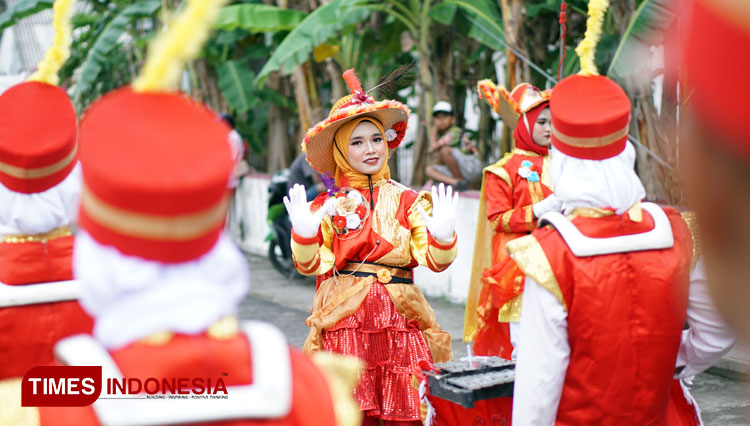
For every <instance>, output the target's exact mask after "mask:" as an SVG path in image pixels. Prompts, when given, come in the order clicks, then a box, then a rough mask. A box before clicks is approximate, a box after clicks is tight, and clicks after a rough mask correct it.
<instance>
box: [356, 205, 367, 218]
mask: <svg viewBox="0 0 750 426" xmlns="http://www.w3.org/2000/svg"><path fill="white" fill-rule="evenodd" d="M354 213H357V216H359V218H360V219H364V218H365V215H366V214H367V209H366V208H365V206H362V205H359V206H357V208H356V209H354Z"/></svg>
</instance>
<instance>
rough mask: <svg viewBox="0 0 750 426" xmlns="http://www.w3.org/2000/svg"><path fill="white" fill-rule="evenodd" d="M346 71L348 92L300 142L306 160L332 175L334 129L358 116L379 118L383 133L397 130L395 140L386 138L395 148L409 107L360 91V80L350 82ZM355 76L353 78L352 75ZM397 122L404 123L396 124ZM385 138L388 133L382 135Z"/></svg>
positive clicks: (403, 127)
mask: <svg viewBox="0 0 750 426" xmlns="http://www.w3.org/2000/svg"><path fill="white" fill-rule="evenodd" d="M352 75H353V72H352V73H351V74H350V75H347V74H346V73H345V75H344V78H345V79H346V80H347V84H349V87H350V89H352V94H351V95H346V96H344V97H343V98H341V99H339V100H338V101H337V102H336V103H335V104H334V105H333V108H331V111H330V113H329V114H328V118H326V119H325V120H323V121H321V122H319V123H318V124H316V125H315V126H313V127H312V128H310V129H309V130H308V131H307V133H306V134H305V139H304V141H303V142H302V150H303V151H305V153H307V162H308V163H310V165H311V166H312V168H313V169H315V170H316V171H317V172H318V173H321V174H325V173H331V174H333V173H334V172H335V170H336V161H335V160H334V159H333V150H334V146H333V144H334V139H333V138H334V136H335V135H336V132H337V131H338V130H339V129H340V128H341V126H343V125H344V124H346V123H348V122H349V121H351V120H353V119H355V118H360V117H372V118H374V119H375V120H378V121H379V122H380V123H381V124H382V125H383V129H385V131H386V133H389V130H391V129H394V126H395V127H396V129H398V130H395V131H396V133H398V136H397V139H396V140H392V141H388V146H389V148H391V149H395V148H396V147H397V146H398V144H399V143H400V142H401V140H402V139H403V134H404V133H405V131H406V126H407V123H408V121H409V113H410V110H409V107H408V106H406V105H404V104H402V103H401V102H398V101H394V100H385V101H375V100H374V99H373V98H372V96H368V95H366V94H365V93H364V91H362V88H361V85H359V80H356V81H354V83H353V82H352V78H351V76H352ZM354 79H356V77H354ZM398 123H403V124H400V125H397V124H398ZM385 136H386V139H387V138H388V135H385Z"/></svg>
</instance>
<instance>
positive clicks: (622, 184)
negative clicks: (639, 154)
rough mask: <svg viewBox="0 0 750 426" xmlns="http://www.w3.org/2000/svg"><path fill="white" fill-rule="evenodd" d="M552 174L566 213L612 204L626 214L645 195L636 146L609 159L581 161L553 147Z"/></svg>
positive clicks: (556, 190) (627, 145) (553, 184)
mask: <svg viewBox="0 0 750 426" xmlns="http://www.w3.org/2000/svg"><path fill="white" fill-rule="evenodd" d="M550 152H551V155H552V161H551V167H550V177H551V178H552V186H553V187H554V188H555V195H556V196H557V198H559V199H560V200H561V201H562V202H563V203H564V205H565V212H564V213H565V214H570V212H572V211H573V210H575V209H576V208H578V207H600V208H605V207H611V208H613V209H614V210H615V213H617V214H623V213H624V212H625V211H627V210H628V209H629V208H630V207H632V206H633V205H634V204H635V203H637V202H638V201H641V200H643V198H644V197H645V196H646V190H645V189H643V184H641V181H640V179H638V175H636V174H635V170H634V169H633V167H634V165H635V148H633V145H632V144H630V142H628V143H627V144H626V146H625V149H624V150H623V151H622V152H621V153H620V154H619V155H616V156H615V157H612V158H608V159H606V160H581V159H579V158H574V157H571V156H568V155H565V154H563V153H562V152H560V151H558V150H556V149H554V148H551V149H550Z"/></svg>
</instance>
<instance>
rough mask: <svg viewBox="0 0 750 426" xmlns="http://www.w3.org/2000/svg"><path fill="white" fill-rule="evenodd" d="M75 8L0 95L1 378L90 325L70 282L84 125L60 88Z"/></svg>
mask: <svg viewBox="0 0 750 426" xmlns="http://www.w3.org/2000/svg"><path fill="white" fill-rule="evenodd" d="M73 3H74V1H73V0H58V1H56V2H55V4H54V23H55V36H54V44H53V46H52V47H51V48H50V49H49V50H48V51H47V53H46V54H45V58H44V59H43V60H42V62H40V64H39V69H38V71H37V72H36V73H35V74H34V75H32V76H31V78H30V79H29V81H26V82H24V83H20V84H17V85H15V86H13V87H11V88H10V89H8V90H7V91H5V92H4V93H3V94H2V95H0V117H2V123H0V359H2V360H3V362H2V363H0V379H3V378H14V377H22V376H23V375H24V374H25V373H26V371H27V370H29V369H30V368H32V367H35V366H37V365H42V364H47V363H50V362H52V360H53V354H52V349H53V347H54V344H55V342H57V341H58V340H60V339H61V338H63V337H67V336H69V335H71V334H77V333H83V332H89V331H91V327H92V320H91V318H90V317H89V316H88V315H86V313H84V311H83V310H82V309H81V307H80V305H79V304H78V302H77V301H76V299H77V298H78V283H77V282H75V281H72V279H73V272H72V264H73V262H72V256H73V233H72V230H71V225H72V224H73V222H74V220H75V217H76V211H77V203H78V199H79V197H80V192H81V176H80V167H79V166H78V140H77V139H78V137H77V132H78V131H77V122H76V121H77V120H76V114H75V111H74V110H73V104H72V103H71V102H70V99H69V98H68V95H67V94H66V93H65V91H64V90H63V89H61V88H59V87H57V86H56V84H57V71H58V70H59V68H60V66H62V64H63V62H65V59H67V57H68V53H69V48H68V45H69V43H70V23H69V19H70V13H71V10H72V7H73ZM16 383H17V382H16ZM9 384H10V382H6V385H9ZM1 386H2V385H0V387H1ZM0 417H1V416H0Z"/></svg>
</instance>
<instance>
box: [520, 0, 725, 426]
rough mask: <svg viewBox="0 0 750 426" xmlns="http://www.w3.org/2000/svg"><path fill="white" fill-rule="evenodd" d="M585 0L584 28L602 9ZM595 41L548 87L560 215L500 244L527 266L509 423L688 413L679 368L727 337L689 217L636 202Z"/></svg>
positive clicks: (672, 418) (606, 421)
mask: <svg viewBox="0 0 750 426" xmlns="http://www.w3.org/2000/svg"><path fill="white" fill-rule="evenodd" d="M594 3H595V2H591V3H590V5H589V15H590V18H589V30H590V32H591V33H592V34H596V33H597V31H596V30H595V29H593V30H592V29H591V25H592V23H593V24H594V25H598V26H599V27H600V26H601V20H602V19H603V16H604V13H605V10H606V6H605V7H603V8H600V7H597V6H596V5H595V4H594ZM605 4H606V2H605ZM587 34H589V32H587ZM595 44H596V42H595V40H594V41H593V42H592V40H591V39H589V38H588V36H587V38H586V39H584V41H583V42H582V43H581V45H580V46H579V48H578V52H579V56H580V57H581V63H582V72H581V74H580V75H574V76H571V77H568V78H566V79H564V80H562V81H561V82H560V83H558V85H557V86H556V87H555V91H554V93H553V95H552V98H551V100H550V109H551V112H552V146H553V152H552V167H551V177H552V180H553V183H554V185H555V191H556V192H555V193H556V196H557V197H558V198H559V199H560V200H561V201H562V202H563V203H564V206H565V211H564V213H565V214H566V215H568V216H567V217H566V216H563V215H562V214H560V213H556V212H551V213H547V214H545V215H543V216H542V218H541V219H540V223H541V224H543V225H544V224H548V225H550V226H544V227H541V228H539V229H538V230H536V231H534V232H533V233H532V234H531V235H529V236H526V237H523V238H519V239H517V240H515V241H513V242H511V243H509V244H508V246H507V247H508V251H509V253H510V255H511V256H512V258H513V260H514V261H515V262H516V263H517V264H518V265H519V267H520V268H521V269H522V270H523V271H524V273H525V274H526V286H525V289H524V307H523V312H522V315H521V344H520V348H519V354H518V363H517V367H516V382H515V392H514V401H513V423H514V424H515V425H552V424H560V425H574V424H575V425H581V424H597V425H631V424H644V425H646V424H653V425H658V424H670V425H679V424H684V425H697V424H700V418H699V415H698V411H697V407H696V406H695V403H694V401H692V398H691V397H689V393H688V392H687V389H684V388H683V387H682V386H681V384H680V382H679V381H676V380H674V377H675V376H676V375H677V376H678V377H682V375H686V374H690V375H694V374H697V373H698V372H700V371H701V370H702V369H705V368H707V367H708V366H710V365H711V363H712V362H713V361H715V360H717V359H718V358H719V357H720V356H721V355H722V354H723V353H725V352H726V351H727V350H728V349H729V348H730V347H731V344H732V343H733V339H732V338H731V337H727V336H726V333H725V331H724V330H723V327H721V326H720V324H718V325H717V322H716V315H715V313H712V312H711V311H712V310H711V301H710V299H709V298H708V297H707V294H706V291H705V290H704V288H705V283H703V282H702V279H701V277H700V274H701V270H700V268H698V269H695V268H694V267H695V265H696V263H698V260H699V256H700V250H699V249H700V242H699V240H698V239H697V234H696V232H694V220H693V218H692V216H690V215H687V214H682V215H681V214H680V213H679V212H677V211H676V210H675V209H672V208H669V207H666V208H661V207H659V206H657V205H655V204H652V203H642V202H641V200H642V199H643V197H644V196H645V190H644V189H643V185H642V184H641V182H640V180H639V179H638V177H637V176H636V174H635V171H634V170H633V166H634V163H635V150H634V148H633V146H632V145H630V143H629V142H628V141H627V136H628V126H629V120H630V101H629V99H628V98H627V96H626V95H625V92H624V91H623V90H622V89H621V88H620V87H619V86H618V85H617V84H616V83H614V82H613V81H611V80H609V79H607V78H606V77H602V76H599V75H596V74H597V73H596V68H595V66H594V65H593V49H594V46H595ZM691 273H692V277H691ZM691 278H692V280H691ZM691 281H692V282H693V284H692V285H691ZM686 319H687V322H688V324H689V325H690V329H689V330H688V331H687V332H685V333H683V325H684V324H685V321H686ZM686 355H687V356H686ZM676 367H677V368H676ZM685 370H689V372H686V371H685Z"/></svg>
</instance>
